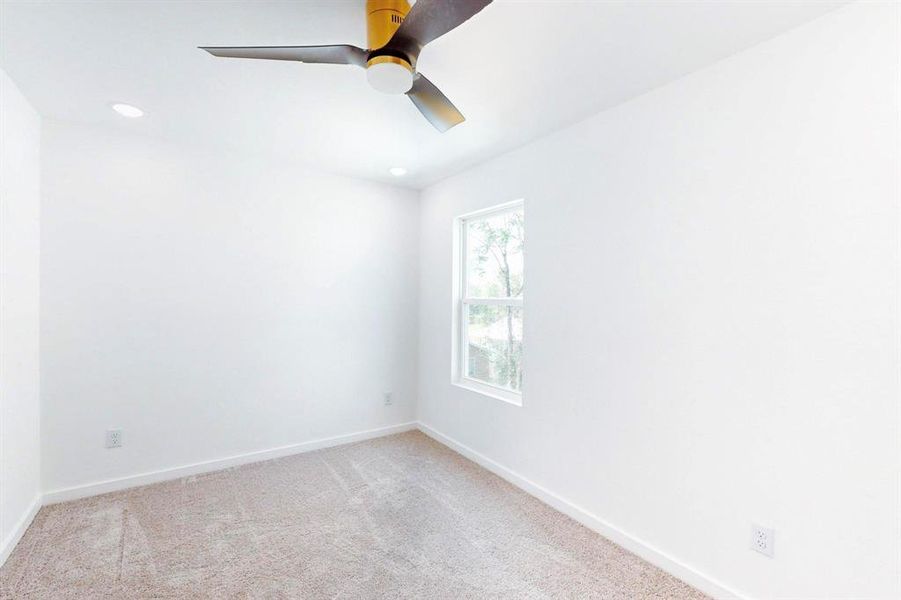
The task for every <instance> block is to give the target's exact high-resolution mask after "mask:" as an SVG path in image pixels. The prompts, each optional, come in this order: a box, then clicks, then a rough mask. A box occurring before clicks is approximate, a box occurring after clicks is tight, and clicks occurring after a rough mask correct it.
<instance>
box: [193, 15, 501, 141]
mask: <svg viewBox="0 0 901 600" xmlns="http://www.w3.org/2000/svg"><path fill="white" fill-rule="evenodd" d="M490 3H491V0H418V2H416V3H415V4H414V5H413V7H412V8H411V7H410V4H409V3H408V2H407V0H366V24H367V34H368V35H367V38H368V39H367V41H368V45H369V50H364V49H363V48H358V47H356V46H352V45H349V44H336V45H330V46H215V47H213V46H201V49H202V50H206V51H207V52H209V53H210V54H212V55H213V56H221V57H225V58H259V59H267V60H293V61H297V62H305V63H325V64H341V65H355V66H358V67H362V68H364V69H366V79H367V80H368V81H369V84H370V85H371V86H372V87H374V88H375V89H376V90H378V91H380V92H383V93H385V94H406V95H407V96H408V97H409V98H410V100H412V101H413V104H415V105H416V108H418V109H419V112H421V113H422V114H423V116H424V117H425V118H426V119H428V121H429V122H430V123H431V124H432V125H434V126H435V129H437V130H438V131H441V132H442V133H443V132H445V131H447V130H448V129H450V128H451V127H453V126H454V125H458V124H460V123H462V122H463V121H464V120H465V119H464V117H463V115H462V114H461V113H460V111H459V110H457V107H456V106H454V105H453V104H452V103H451V101H450V100H448V99H447V97H446V96H445V95H444V94H442V93H441V90H439V89H438V88H437V87H435V84H433V83H432V82H431V81H429V80H428V79H426V77H425V75H423V74H422V73H419V72H417V71H416V60H417V59H418V58H419V53H420V52H421V51H422V48H423V46H425V45H426V44H428V43H429V42H431V41H432V40H435V39H437V38H439V37H441V36H442V35H444V34H445V33H447V32H448V31H450V30H451V29H454V28H455V27H457V26H458V25H460V24H462V23H463V22H464V21H466V20H467V19H469V18H470V17H472V16H473V15H474V14H476V13H477V12H479V11H480V10H482V9H483V8H485V7H486V6H488V5H489V4H490Z"/></svg>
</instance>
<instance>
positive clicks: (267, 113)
mask: <svg viewBox="0 0 901 600" xmlns="http://www.w3.org/2000/svg"><path fill="white" fill-rule="evenodd" d="M843 3H844V2H842V1H821V2H812V1H808V0H802V1H770V0H755V1H753V2H751V1H748V0H738V1H722V0H717V1H714V0H708V1H700V2H696V1H684V0H683V1H672V0H669V1H662V2H651V1H647V2H612V1H607V0H603V1H601V0H598V1H580V2H566V1H556V0H553V1H552V0H544V1H501V0H498V1H495V2H494V3H493V4H492V5H489V6H488V7H487V8H485V9H484V10H483V11H482V12H481V13H479V14H477V15H476V16H475V17H474V18H473V19H472V20H470V21H468V22H467V23H465V24H464V25H463V26H461V27H460V28H458V29H456V30H454V31H452V32H450V33H448V34H447V35H446V36H444V37H443V38H440V39H439V40H437V41H435V42H434V43H432V44H430V45H429V46H427V47H426V49H425V50H424V51H423V53H422V55H421V57H420V60H419V69H420V70H421V71H422V72H423V73H424V74H425V75H426V76H428V77H429V78H430V79H431V80H432V81H433V82H434V83H435V84H436V85H438V86H439V87H440V88H441V89H442V91H444V93H445V94H446V95H447V96H448V97H449V98H450V99H451V100H452V101H453V102H454V103H455V104H456V105H457V106H458V107H459V108H460V110H461V111H462V112H463V114H464V115H465V116H466V118H467V121H466V122H465V123H463V124H462V125H460V126H458V127H456V128H454V129H452V130H451V131H449V132H448V133H445V134H440V133H438V132H437V131H435V130H434V129H433V128H432V127H431V126H430V125H429V124H428V122H427V121H426V120H425V119H423V118H422V117H421V116H420V114H419V113H418V112H417V110H416V109H415V107H414V106H413V105H412V104H411V103H410V102H409V100H408V99H407V98H404V97H395V96H384V95H382V94H379V93H378V92H376V91H374V90H372V89H371V88H370V87H369V86H368V85H367V83H366V76H365V73H364V71H363V70H361V69H359V68H356V67H350V66H339V65H309V64H301V63H290V62H280V61H253V60H236V59H222V58H214V57H211V56H209V55H208V54H206V53H205V52H202V51H201V50H198V49H197V48H196V46H198V45H282V44H283V45H292V44H294V45H297V44H330V43H351V44H356V45H359V46H362V47H365V45H366V28H365V14H364V5H365V2H364V1H363V0H347V1H335V0H330V1H324V2H323V1H302V2H299V1H293V2H288V1H281V2H269V1H251V0H242V1H179V2H176V1H163V0H160V1H151V2H147V1H122V0H115V1H104V0H90V1H87V2H80V1H49V2H48V1H43V2H18V1H17V2H9V1H5V0H4V1H3V2H2V5H0V11H2V12H0V65H2V66H3V68H4V69H6V71H7V72H8V73H9V75H10V76H11V77H12V78H13V79H14V80H15V81H16V82H17V83H18V84H19V86H20V87H21V88H22V91H23V92H24V93H25V95H26V96H27V97H28V98H29V99H30V100H31V101H32V102H33V103H34V105H35V107H36V108H37V109H38V110H39V111H40V112H41V113H42V114H43V115H45V116H47V117H51V118H57V119H63V120H69V121H78V122H87V123H104V124H108V125H110V126H114V127H118V128H123V129H129V130H132V131H137V132H141V133H144V134H148V135H154V136H160V137H164V138H168V139H173V140H177V141H187V142H190V143H198V142H200V143H206V144H209V145H214V146H219V147H225V148H228V149H232V150H241V151H248V152H252V153H255V154H262V155H265V156H267V157H270V158H278V159H281V160H286V161H299V162H301V163H306V164H311V165H313V166H317V167H319V168H322V169H325V170H328V171H333V172H338V173H343V174H348V175H352V176H357V177H364V178H369V179H376V180H382V181H391V182H392V183H402V184H404V185H409V186H412V187H421V186H424V185H428V184H430V183H433V182H435V181H437V180H439V179H441V178H443V177H446V176H448V175H450V174H452V173H455V172H457V171H460V170H462V169H464V168H465V167H467V166H470V165H472V164H475V163H478V162H480V161H482V160H484V159H486V158H488V157H490V156H493V155H496V154H499V153H501V152H503V151H506V150H509V149H511V148H514V147H516V146H519V145H521V144H523V143H525V142H527V141H529V140H532V139H534V138H536V137H539V136H541V135H543V134H546V133H549V132H551V131H553V130H555V129H558V128H560V127H562V126H565V125H568V124H571V123H574V122H576V121H578V120H580V119H582V118H585V117H587V116H589V115H591V114H593V113H595V112H598V111H600V110H602V109H604V108H607V107H610V106H613V105H615V104H618V103H620V102H622V101H624V100H626V99H628V98H631V97H634V96H636V95H638V94H641V93H642V92H645V91H647V90H650V89H652V88H655V87H658V86H660V85H663V84H664V83H666V82H668V81H671V80H673V79H676V78H678V77H680V76H682V75H684V74H686V73H689V72H691V71H694V70H697V69H699V68H701V67H703V66H706V65H708V64H711V63H713V62H715V61H717V60H720V59H722V58H724V57H726V56H729V55H731V54H734V53H735V52H738V51H740V50H742V49H744V48H747V47H749V46H752V45H754V44H756V43H758V42H760V41H763V40H765V39H767V38H770V37H773V36H775V35H777V34H779V33H781V32H783V31H786V30H788V29H790V28H792V27H795V26H797V25H799V24H801V23H803V22H805V21H809V20H811V19H814V18H816V17H818V16H820V15H821V14H823V13H826V12H828V11H830V10H832V9H834V8H836V7H837V6H839V5H841V4H843ZM113 101H122V102H128V103H132V104H135V105H137V106H139V107H141V108H143V109H144V110H145V111H146V112H147V115H146V116H145V117H144V118H142V119H137V120H126V119H123V118H122V117H119V116H118V115H116V114H115V113H113V112H112V111H111V110H110V108H109V104H110V102H113ZM394 165H400V166H405V167H407V168H408V169H409V171H410V174H409V175H408V176H407V177H406V178H405V179H404V180H403V181H399V180H396V179H393V178H391V176H390V175H388V174H387V169H388V168H389V167H390V166H394Z"/></svg>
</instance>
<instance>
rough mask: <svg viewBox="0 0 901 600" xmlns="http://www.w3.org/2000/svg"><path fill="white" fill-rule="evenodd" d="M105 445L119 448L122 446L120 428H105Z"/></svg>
mask: <svg viewBox="0 0 901 600" xmlns="http://www.w3.org/2000/svg"><path fill="white" fill-rule="evenodd" d="M106 447H107V448H121V447H122V430H121V429H107V430H106Z"/></svg>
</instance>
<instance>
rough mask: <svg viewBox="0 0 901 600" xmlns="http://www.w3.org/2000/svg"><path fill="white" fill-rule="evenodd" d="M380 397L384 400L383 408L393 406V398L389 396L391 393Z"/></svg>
mask: <svg viewBox="0 0 901 600" xmlns="http://www.w3.org/2000/svg"><path fill="white" fill-rule="evenodd" d="M382 397H383V398H384V400H385V406H391V405H392V404H394V398H392V396H391V392H385V393H384V394H383V395H382Z"/></svg>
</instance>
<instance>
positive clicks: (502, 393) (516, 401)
mask: <svg viewBox="0 0 901 600" xmlns="http://www.w3.org/2000/svg"><path fill="white" fill-rule="evenodd" d="M451 384H452V385H455V386H457V387H459V388H463V389H464V390H468V391H470V392H475V393H476V394H481V395H482V396H488V397H489V398H494V399H495V400H500V401H502V402H506V403H507V404H512V405H513V406H518V407H520V408H522V394H517V393H516V392H508V391H507V390H503V389H501V388H497V387H494V386H490V385H485V384H483V383H479V382H478V381H472V380H470V379H460V380H457V381H452V382H451Z"/></svg>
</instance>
